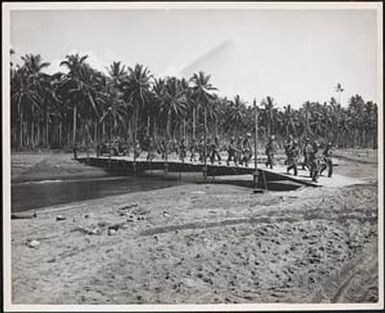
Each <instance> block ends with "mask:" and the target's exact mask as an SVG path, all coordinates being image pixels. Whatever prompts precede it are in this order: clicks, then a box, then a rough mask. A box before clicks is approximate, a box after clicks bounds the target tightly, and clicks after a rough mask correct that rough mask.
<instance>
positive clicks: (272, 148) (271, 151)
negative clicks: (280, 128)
mask: <svg viewBox="0 0 385 313" xmlns="http://www.w3.org/2000/svg"><path fill="white" fill-rule="evenodd" d="M277 150H278V146H277V143H276V141H275V136H274V135H272V136H271V137H270V139H269V141H268V142H267V145H266V150H265V152H266V155H267V161H266V163H265V165H266V167H268V166H270V168H271V169H272V168H273V167H274V165H275V162H274V155H275V153H276V152H277Z"/></svg>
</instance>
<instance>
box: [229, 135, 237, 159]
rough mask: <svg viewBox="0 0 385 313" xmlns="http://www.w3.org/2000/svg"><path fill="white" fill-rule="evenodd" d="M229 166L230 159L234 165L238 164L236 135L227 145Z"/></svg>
mask: <svg viewBox="0 0 385 313" xmlns="http://www.w3.org/2000/svg"><path fill="white" fill-rule="evenodd" d="M227 153H228V157H227V166H230V161H233V162H234V165H236V164H237V159H236V148H235V137H231V138H230V142H229V144H228V145H227Z"/></svg>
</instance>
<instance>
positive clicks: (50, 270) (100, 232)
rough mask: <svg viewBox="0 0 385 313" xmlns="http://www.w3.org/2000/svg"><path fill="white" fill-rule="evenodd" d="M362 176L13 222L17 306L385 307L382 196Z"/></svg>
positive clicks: (136, 198) (103, 203)
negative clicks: (382, 294) (383, 300)
mask: <svg viewBox="0 0 385 313" xmlns="http://www.w3.org/2000/svg"><path fill="white" fill-rule="evenodd" d="M338 168H339V169H341V168H343V167H340V166H339V167H338ZM358 168H359V169H355V172H354V173H353V175H352V176H354V175H358V176H359V172H361V176H362V174H363V173H365V175H366V176H368V177H367V180H365V182H364V183H363V184H361V185H348V186H343V187H338V188H336V187H334V188H326V187H322V188H301V189H299V190H296V191H290V192H265V193H264V194H253V193H252V192H251V191H250V189H246V188H242V187H237V186H231V185H184V186H177V187H172V188H167V189H163V190H155V191H149V192H139V193H131V194H126V195H120V196H113V197H108V198H103V199H95V200H88V201H84V202H77V203H71V204H70V205H61V206H56V207H55V208H46V209H44V210H40V211H38V214H37V217H36V218H34V219H26V220H23V219H21V220H12V222H11V223H12V233H11V241H12V296H13V303H15V304H137V303H145V304H154V303H202V304H203V303H204V304H207V303H248V302H250V303H258V302H296V303H298V302H300V303H307V302H317V303H318V302H343V303H345V302H353V303H357V302H376V301H377V300H378V289H377V286H378V275H377V270H378V264H377V239H378V231H377V213H378V205H377V192H378V190H377V184H376V177H375V176H373V175H371V173H372V172H374V173H375V171H374V170H373V165H368V164H359V165H358ZM345 172H346V173H345V174H346V175H347V174H348V172H349V171H348V170H347V169H345ZM58 215H61V216H62V217H64V218H65V219H64V220H61V221H57V220H56V218H57V216H58ZM32 240H36V241H37V242H38V243H39V244H38V245H37V246H35V247H31V241H32Z"/></svg>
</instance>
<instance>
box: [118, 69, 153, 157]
mask: <svg viewBox="0 0 385 313" xmlns="http://www.w3.org/2000/svg"><path fill="white" fill-rule="evenodd" d="M128 71H129V74H128V76H127V78H126V79H125V81H124V82H123V83H122V90H123V94H124V99H125V101H126V102H127V103H130V104H131V105H132V107H133V111H134V114H133V121H134V133H133V136H131V138H133V141H134V143H135V141H136V140H137V136H138V119H139V111H140V110H141V109H143V108H144V106H145V103H146V101H148V99H149V98H150V97H151V92H150V87H151V79H152V74H151V73H150V71H149V69H148V68H147V67H144V66H143V65H141V64H136V65H135V66H134V67H133V68H131V67H129V68H128ZM134 150H135V151H134V155H136V144H134Z"/></svg>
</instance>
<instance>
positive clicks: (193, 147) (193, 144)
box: [190, 138, 198, 162]
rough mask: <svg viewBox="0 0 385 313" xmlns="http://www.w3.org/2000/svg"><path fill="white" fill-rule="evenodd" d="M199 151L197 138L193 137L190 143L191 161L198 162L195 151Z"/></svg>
mask: <svg viewBox="0 0 385 313" xmlns="http://www.w3.org/2000/svg"><path fill="white" fill-rule="evenodd" d="M197 151H198V146H197V142H196V139H195V138H193V139H192V140H191V144H190V162H196V157H195V153H196V152H197Z"/></svg>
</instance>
